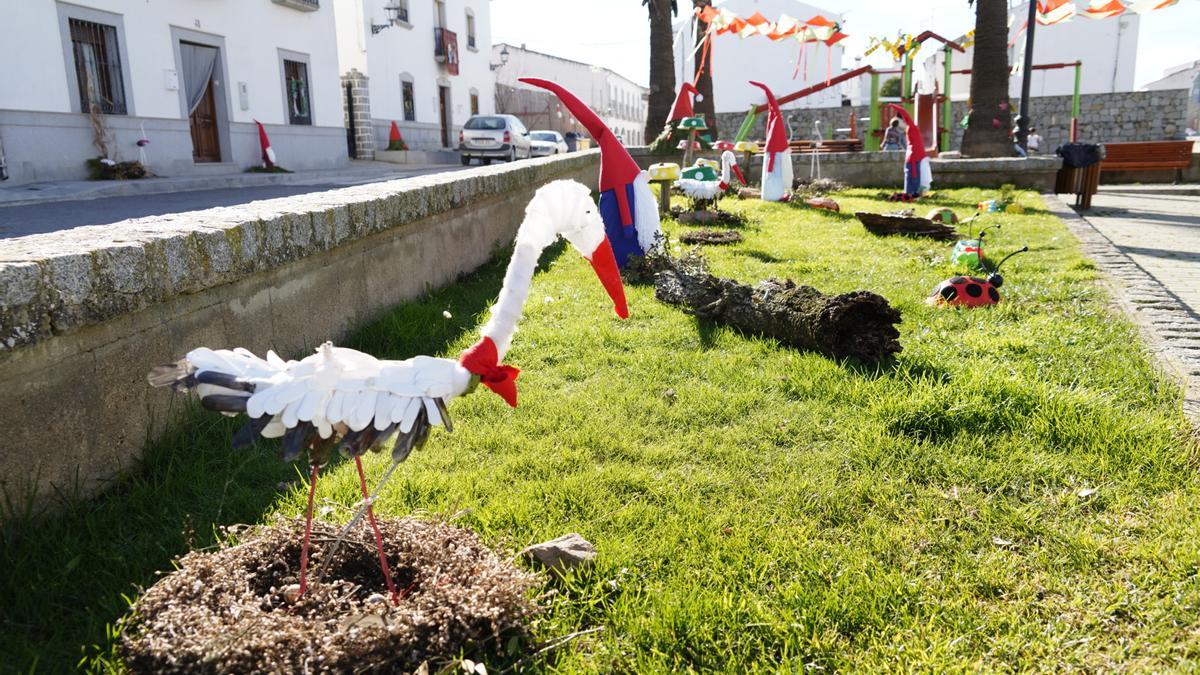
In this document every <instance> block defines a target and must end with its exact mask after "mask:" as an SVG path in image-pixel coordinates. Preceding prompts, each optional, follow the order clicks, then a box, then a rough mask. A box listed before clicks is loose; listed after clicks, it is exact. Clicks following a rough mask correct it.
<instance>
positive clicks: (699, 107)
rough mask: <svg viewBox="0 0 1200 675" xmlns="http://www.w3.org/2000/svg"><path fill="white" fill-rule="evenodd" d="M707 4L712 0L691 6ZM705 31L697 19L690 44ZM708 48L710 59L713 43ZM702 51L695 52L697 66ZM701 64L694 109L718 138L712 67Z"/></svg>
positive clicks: (700, 0)
mask: <svg viewBox="0 0 1200 675" xmlns="http://www.w3.org/2000/svg"><path fill="white" fill-rule="evenodd" d="M709 5H712V0H692V6H693V8H694V9H697V10H701V9H704V8H705V7H708V6H709ZM707 32H708V24H707V23H705V22H703V21H697V22H696V34H695V36H693V37H694V39H693V40H692V44H699V42H700V39H701V38H702V37H704V34H705V33H707ZM709 39H712V36H709ZM708 48H709V55H710V56H709V58H710V59H711V58H712V51H711V50H712V49H714V45H712V44H710V45H709V46H708ZM703 53H704V49H703V48H702V49H701V50H700V52H699V53H697V54H696V59H697V63H696V65H697V67H699V66H700V65H701V64H700V63H699V59H700V55H701V54H703ZM709 63H711V60H710V61H709ZM703 65H704V66H705V68H704V72H702V73H700V77H699V78H697V79H696V91H697V92H699V93H700V96H702V97H703V98H701V99H700V100H699V101H697V102H696V106H695V110H696V114H698V115H703V116H704V119H705V120H707V121H708V133H709V135H710V136H709V137H710V138H713V139H716V138H720V135H719V134H718V133H717V111H716V105H715V103H714V102H713V81H712V68H710V67H708V64H703Z"/></svg>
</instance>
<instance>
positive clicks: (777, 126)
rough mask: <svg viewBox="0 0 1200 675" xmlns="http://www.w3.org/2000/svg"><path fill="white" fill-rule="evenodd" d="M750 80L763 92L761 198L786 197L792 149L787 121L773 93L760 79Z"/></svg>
mask: <svg viewBox="0 0 1200 675" xmlns="http://www.w3.org/2000/svg"><path fill="white" fill-rule="evenodd" d="M750 84H752V85H754V86H756V87H758V88H760V89H762V90H763V91H764V92H766V93H767V146H766V149H765V150H764V151H763V169H762V198H763V201H766V202H781V201H787V200H788V199H789V198H790V197H791V191H792V152H791V150H789V149H788V133H787V123H786V122H784V120H783V113H782V112H780V111H779V102H778V101H776V100H775V94H774V93H772V92H771V90H770V89H768V88H767V85H765V84H763V83H762V82H754V81H751V82H750Z"/></svg>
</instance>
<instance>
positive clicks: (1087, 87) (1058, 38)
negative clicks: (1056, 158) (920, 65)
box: [922, 2, 1139, 101]
mask: <svg viewBox="0 0 1200 675" xmlns="http://www.w3.org/2000/svg"><path fill="white" fill-rule="evenodd" d="M1076 5H1078V9H1080V10H1082V9H1084V8H1086V7H1087V2H1076ZM1028 12H1029V4H1028V3H1023V4H1020V5H1016V6H1014V7H1013V8H1012V9H1010V10H1009V14H1010V16H1011V17H1012V19H1011V25H1010V26H1009V28H1008V40H1009V43H1010V44H1012V46H1011V47H1010V48H1009V50H1008V62H1009V64H1010V65H1016V66H1021V65H1022V64H1023V61H1024V58H1025V38H1026V35H1025V33H1024V31H1023V27H1024V25H1025V18H1024V17H1026V16H1027V15H1028ZM1138 27H1139V17H1138V15H1137V14H1135V13H1133V12H1126V13H1125V14H1122V15H1120V16H1117V17H1113V18H1111V19H1088V18H1086V17H1082V16H1076V17H1074V18H1072V19H1071V20H1070V21H1065V22H1062V23H1057V24H1054V25H1051V26H1042V25H1040V24H1039V25H1038V26H1037V28H1036V29H1035V30H1034V33H1033V63H1034V65H1038V64H1055V63H1074V62H1075V61H1082V63H1083V66H1082V69H1081V73H1080V75H1081V80H1080V93H1081V94H1110V93H1115V92H1123V91H1133V89H1134V87H1133V79H1134V67H1135V65H1136V62H1137V45H1138ZM929 45H930V47H929V49H930V52H931V54H930V56H929V57H927V58H926V59H925V62H924V63H925V73H924V77H923V78H922V90H923V91H925V92H927V93H928V92H930V91H932V86H933V82H934V81H935V79H936V81H937V82H941V80H942V78H943V76H944V75H943V64H944V63H945V60H944V59H945V57H944V55H943V53H942V51H941V50H940V49H939V50H935V49H934V46H935V43H933V42H930V43H929ZM974 51H975V50H974V48H972V47H968V48H967V49H966V53H965V54H963V53H959V52H955V53H954V55H953V57H952V60H951V62H950V63H951V67H952V68H953V69H954V70H967V69H970V68H971V61H972V60H973V59H974V57H975V54H974ZM950 84H951V92H950V94H951V98H952V99H953V100H955V101H961V100H966V99H967V98H969V96H970V91H971V76H970V75H954V76H953V77H952V79H951V81H950ZM1074 91H1075V69H1074V68H1058V69H1054V70H1034V71H1033V77H1032V79H1031V81H1030V95H1031V96H1070V95H1071V94H1072V93H1074ZM1008 93H1009V96H1010V97H1012V98H1013V99H1017V98H1019V97H1020V96H1021V74H1020V72H1015V73H1014V74H1013V76H1012V77H1010V78H1009V81H1008Z"/></svg>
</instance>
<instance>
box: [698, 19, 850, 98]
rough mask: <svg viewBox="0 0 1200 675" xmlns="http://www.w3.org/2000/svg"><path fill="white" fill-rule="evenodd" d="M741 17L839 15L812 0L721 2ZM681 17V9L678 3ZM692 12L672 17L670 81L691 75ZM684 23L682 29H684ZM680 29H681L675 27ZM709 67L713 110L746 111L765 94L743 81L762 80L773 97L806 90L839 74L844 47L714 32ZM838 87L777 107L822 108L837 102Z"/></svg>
mask: <svg viewBox="0 0 1200 675" xmlns="http://www.w3.org/2000/svg"><path fill="white" fill-rule="evenodd" d="M721 7H722V8H723V9H728V10H730V11H732V12H733V13H734V14H737V15H738V16H740V17H742V18H743V19H745V18H748V17H750V16H753V15H754V13H755V12H760V13H762V15H763V16H765V17H766V18H767V20H769V21H776V20H778V19H779V17H780V16H781V15H784V14H787V15H788V16H791V17H793V18H795V19H799V20H800V21H807V20H809V19H811V18H813V17H814V16H822V17H824V18H826V19H829V20H831V21H834V22H838V23H840V22H841V17H840V16H839V15H838V14H836V13H834V12H829V11H826V10H824V9H821V8H819V7H816V6H814V5H810V4H808V3H804V2H797V0H727V1H726V2H725V3H723V4H722V5H721ZM680 8H681V9H680V14H681V16H682V15H684V14H685V12H684V11H683V6H682V5H680ZM691 22H692V17H691V15H690V14H688V15H687V16H686V18H685V19H684V21H682V22H678V23H677V25H676V27H675V31H676V35H677V36H679V37H677V39H676V40H675V82H676V85H677V86H678V83H680V82H691V81H692V79H693V78H694V76H695V74H696V58H699V54H697V55H696V57H695V58H693V52H695V44H694V42H693V36H692V34H691V28H690V26H691ZM685 23H686V26H687V27H686V28H685ZM681 28H685V29H684V30H682V32H681V31H680V29H681ZM712 40H713V43H712V67H713V72H715V73H716V74H717V76H716V77H714V78H713V105H714V107H715V109H716V112H718V113H722V112H743V113H744V112H746V110H747V109H748V108H749V107H750V106H751V105H759V104H761V103H762V102H763V101H764V100H765V99H764V97H763V93H762V90H761V89H759V88H758V87H755V86H752V85H750V84H749V83H748V80H756V81H758V82H762V83H763V84H765V85H767V86H768V87H770V88H771V91H772V92H774V93H775V95H776V96H777V97H782V96H786V95H787V94H790V93H792V92H795V91H799V90H801V89H806V88H808V87H811V86H813V85H816V84H820V83H822V82H825V80H826V78H827V77H836V76H838V75H840V74H841V73H842V56H843V52H844V50H843V49H842V47H841V45H840V44H835V45H833V46H832V47H829V46H826V45H824V44H822V43H819V42H810V43H808V44H805V45H803V47H802V46H801V44H800V42H798V41H797V40H795V39H792V38H784V39H782V40H779V41H774V40H770V39H768V38H767V37H766V36H763V35H755V36H752V37H748V38H744V39H743V38H740V37H738V36H737V35H734V34H733V33H726V34H725V35H716V36H713V38H712ZM841 92H842V89H841V88H839V87H836V86H834V87H830V88H828V89H825V90H824V91H820V92H817V93H815V94H813V95H811V96H806V97H804V98H802V99H799V100H797V101H794V102H792V103H789V104H786V105H784V106H782V107H783V108H828V107H832V106H837V105H841V102H842V93H841Z"/></svg>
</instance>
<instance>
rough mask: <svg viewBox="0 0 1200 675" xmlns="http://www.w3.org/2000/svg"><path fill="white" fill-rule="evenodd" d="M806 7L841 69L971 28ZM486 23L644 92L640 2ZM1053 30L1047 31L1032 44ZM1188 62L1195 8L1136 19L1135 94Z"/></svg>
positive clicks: (497, 9) (947, 9)
mask: <svg viewBox="0 0 1200 675" xmlns="http://www.w3.org/2000/svg"><path fill="white" fill-rule="evenodd" d="M679 4H680V10H683V9H684V7H685V6H690V4H691V3H689V2H688V1H687V0H680V3H679ZM808 4H810V5H814V6H817V7H822V8H824V9H826V10H828V11H829V12H831V13H842V14H843V15H844V19H845V20H844V22H843V31H844V32H846V33H848V34H850V36H851V37H850V38H849V39H848V40H846V41H845V42H844V43H843V44H844V45H846V57H847V58H846V59H844V60H843V63H849V62H852V61H853V57H854V56H857V55H860V54H862V52H863V50H864V49H865V48H866V44H867V39H868V38H869V37H870V36H873V35H877V36H883V37H892V36H894V35H895V34H896V33H897V32H900V31H903V32H909V33H920V32H921V31H923V30H932V31H934V32H935V33H939V34H941V35H944V36H945V37H947V38H954V37H956V36H958V35H961V34H963V33H965V32H966V31H968V30H970V29H971V28H972V27H973V26H974V23H975V18H974V17H975V15H974V10H973V9H971V8H970V7H969V6H968V5H967V1H966V0H906V1H896V0H836V2H835V0H809V2H808ZM1080 4H1086V3H1080ZM491 16H492V42H493V43H499V42H507V43H509V44H516V45H520V44H522V43H524V44H526V45H527V46H528V47H529V49H533V50H536V51H540V52H546V53H549V54H554V55H556V56H561V57H564V58H568V59H574V60H576V61H583V62H585V63H592V64H595V65H599V66H604V67H607V68H609V69H611V70H614V71H616V72H617V73H619V74H621V75H624V76H625V77H627V78H629V79H630V80H633V81H634V82H637V83H638V84H641V85H645V84H647V81H648V79H649V64H650V46H649V42H650V27H649V24H648V23H647V20H646V9H645V8H644V7H642V3H641V2H640V0H599V1H595V0H592V1H585V0H492V2H491ZM768 18H771V19H774V17H768ZM799 18H807V17H799ZM1073 20H1074V21H1088V20H1089V19H1086V18H1082V17H1076V18H1075V19H1073ZM1052 30H1053V27H1046V29H1045V32H1039V33H1038V34H1037V35H1036V36H1035V39H1036V38H1037V36H1041V35H1047V34H1049V33H1050V31H1052ZM722 39H731V40H736V39H737V38H735V37H732V36H724V37H723V38H722ZM1195 60H1200V0H1181V1H1180V2H1179V3H1178V4H1176V5H1175V6H1173V7H1168V8H1166V9H1161V10H1157V11H1154V12H1149V13H1148V14H1144V15H1142V19H1141V28H1140V29H1139V33H1138V54H1137V69H1136V74H1135V77H1134V86H1136V87H1141V86H1142V85H1144V84H1146V83H1147V82H1151V81H1153V80H1156V79H1158V78H1160V77H1162V72H1163V70H1165V69H1167V68H1169V67H1172V66H1176V65H1179V64H1182V63H1186V62H1189V61H1195Z"/></svg>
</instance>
